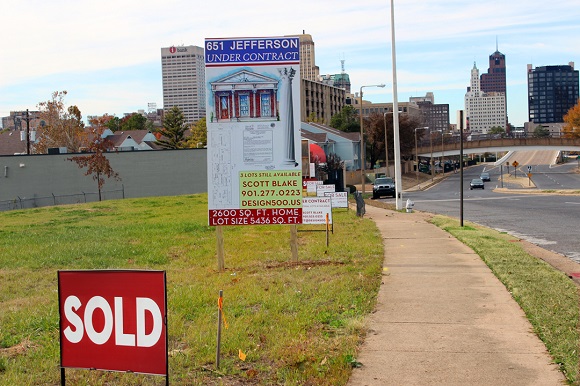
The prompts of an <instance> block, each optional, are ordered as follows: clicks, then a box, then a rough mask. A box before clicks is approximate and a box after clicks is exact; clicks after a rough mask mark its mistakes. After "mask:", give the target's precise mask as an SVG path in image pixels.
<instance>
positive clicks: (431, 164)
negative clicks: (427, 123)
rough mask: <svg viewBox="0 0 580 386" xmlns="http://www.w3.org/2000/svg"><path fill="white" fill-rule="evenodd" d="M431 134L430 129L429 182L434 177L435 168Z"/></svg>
mask: <svg viewBox="0 0 580 386" xmlns="http://www.w3.org/2000/svg"><path fill="white" fill-rule="evenodd" d="M432 134H433V133H432V132H431V128H429V146H430V147H431V158H429V172H430V173H431V182H433V179H434V177H435V170H434V169H435V167H434V165H433V135H432Z"/></svg>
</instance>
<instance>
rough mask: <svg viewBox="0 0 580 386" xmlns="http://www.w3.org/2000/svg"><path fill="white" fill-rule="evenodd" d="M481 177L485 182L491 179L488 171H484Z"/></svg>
mask: <svg viewBox="0 0 580 386" xmlns="http://www.w3.org/2000/svg"><path fill="white" fill-rule="evenodd" d="M479 178H480V179H481V180H482V181H483V182H485V181H491V179H490V178H489V173H487V172H483V173H481V174H480V175H479Z"/></svg>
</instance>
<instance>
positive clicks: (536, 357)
mask: <svg viewBox="0 0 580 386" xmlns="http://www.w3.org/2000/svg"><path fill="white" fill-rule="evenodd" d="M365 217H366V218H371V219H372V220H374V221H375V222H376V224H377V227H378V228H379V230H380V231H381V234H382V236H383V241H384V247H385V261H384V267H385V268H384V276H383V284H382V285H381V289H380V291H379V296H378V302H377V307H376V311H375V313H373V314H372V316H371V317H370V324H369V326H368V327H369V329H370V330H369V333H368V335H367V336H366V338H365V342H364V344H363V346H362V349H361V352H360V353H359V355H358V356H357V361H358V362H360V363H362V367H360V368H356V369H354V370H353V373H352V376H351V378H350V380H349V382H348V385H349V386H374V385H493V386H498V385H510V386H513V385H542V386H547V385H564V384H566V381H565V377H564V376H563V374H562V373H561V372H560V371H559V370H558V368H557V366H556V365H554V364H552V362H551V357H550V356H549V354H548V352H547V350H546V348H545V346H544V344H543V343H542V342H541V341H540V339H539V338H538V337H537V336H536V335H535V334H534V333H533V332H532V326H531V324H530V323H529V322H528V320H527V319H526V317H525V315H524V313H523V311H522V310H521V309H520V307H519V306H518V304H517V303H516V302H515V300H513V299H512V297H511V296H510V294H509V293H508V291H507V290H506V288H505V287H504V286H503V284H502V283H500V282H499V280H498V279H497V278H496V277H495V276H494V275H493V273H492V272H491V271H490V269H489V268H488V267H487V266H486V265H485V263H483V261H482V260H481V259H480V258H479V256H478V255H477V254H475V252H473V251H472V250H471V249H470V248H468V247H467V246H465V245H464V244H462V243H461V242H459V241H458V240H456V239H455V238H453V237H452V236H451V235H449V234H448V233H447V232H445V231H443V230H441V229H439V228H438V227H436V226H435V225H432V224H430V223H428V222H427V220H428V218H429V215H428V214H423V213H416V212H415V213H400V212H395V211H390V210H385V209H380V208H376V207H373V206H370V205H367V206H366V215H365Z"/></svg>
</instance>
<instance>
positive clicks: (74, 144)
mask: <svg viewBox="0 0 580 386" xmlns="http://www.w3.org/2000/svg"><path fill="white" fill-rule="evenodd" d="M66 95H67V92H66V91H55V92H53V93H52V96H51V99H49V100H48V101H46V102H40V103H39V104H38V109H39V110H40V119H41V120H42V121H44V122H45V125H44V127H43V128H42V130H41V131H40V132H39V134H38V137H37V143H36V145H35V146H34V149H35V151H36V152H37V153H46V152H47V150H48V148H53V147H66V148H67V150H68V152H69V153H78V151H79V149H80V148H81V147H82V146H84V145H85V144H86V142H87V138H86V134H85V132H84V126H85V125H84V123H83V120H82V114H81V111H80V110H79V108H78V107H77V106H74V105H73V106H69V107H68V108H67V107H66V105H65V101H64V98H65V96H66Z"/></svg>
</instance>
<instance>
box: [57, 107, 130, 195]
mask: <svg viewBox="0 0 580 386" xmlns="http://www.w3.org/2000/svg"><path fill="white" fill-rule="evenodd" d="M107 122H108V116H104V117H98V118H95V119H93V120H91V122H90V123H91V134H92V139H91V141H90V142H89V144H88V146H87V152H88V153H90V154H89V155H82V156H75V157H71V158H67V159H68V160H69V161H72V162H75V163H76V164H77V166H78V167H79V168H81V169H82V168H87V170H86V172H85V176H92V177H93V180H95V181H97V187H98V190H99V201H101V199H102V198H101V191H102V189H103V185H104V184H105V177H107V178H114V179H115V180H117V181H119V180H120V179H121V178H120V177H119V174H118V173H117V172H115V171H114V170H113V168H112V167H111V164H110V163H109V160H108V158H107V157H106V156H105V153H106V152H107V151H108V150H109V149H112V148H113V143H112V142H111V141H110V140H108V139H107V138H106V137H103V136H102V134H103V131H104V130H105V129H106V128H107V126H106V123H107Z"/></svg>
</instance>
